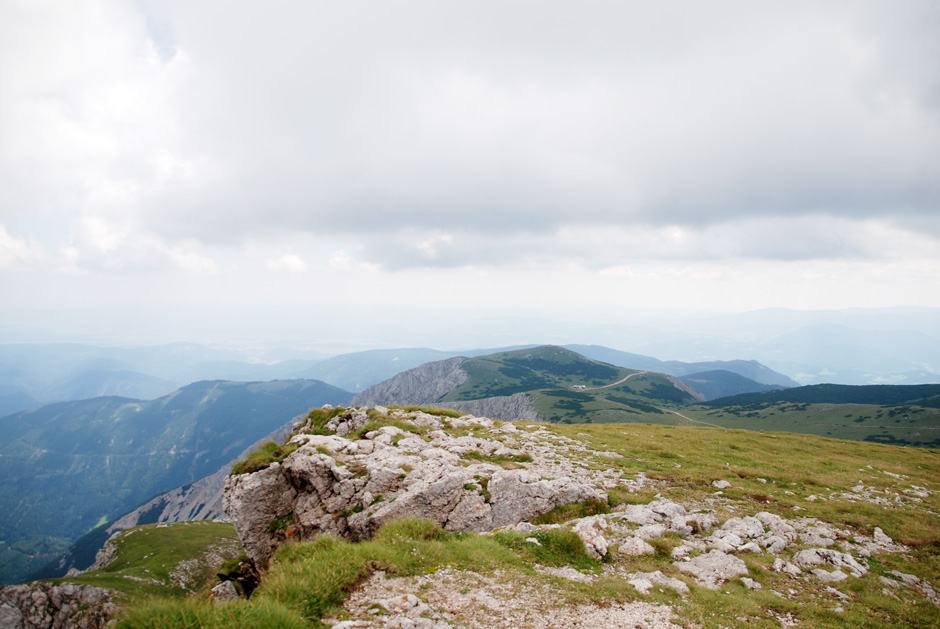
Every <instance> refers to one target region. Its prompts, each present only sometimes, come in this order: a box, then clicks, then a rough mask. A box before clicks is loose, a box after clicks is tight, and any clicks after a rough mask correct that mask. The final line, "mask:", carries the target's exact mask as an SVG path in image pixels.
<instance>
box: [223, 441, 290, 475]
mask: <svg viewBox="0 0 940 629" xmlns="http://www.w3.org/2000/svg"><path fill="white" fill-rule="evenodd" d="M299 447H300V444H298V443H285V444H283V445H278V444H277V443H275V442H274V441H268V442H267V443H266V444H264V445H263V446H261V447H260V448H258V449H257V450H255V451H254V452H252V453H251V454H249V455H248V458H247V459H245V460H244V461H239V462H238V463H236V464H235V465H234V466H233V467H232V476H238V475H239V474H251V473H252V472H257V471H260V470H263V469H265V468H266V467H270V465H271V464H272V463H280V462H281V461H283V460H284V459H286V458H287V457H288V456H289V455H290V454H291V452H293V451H294V450H296V449H297V448H299Z"/></svg>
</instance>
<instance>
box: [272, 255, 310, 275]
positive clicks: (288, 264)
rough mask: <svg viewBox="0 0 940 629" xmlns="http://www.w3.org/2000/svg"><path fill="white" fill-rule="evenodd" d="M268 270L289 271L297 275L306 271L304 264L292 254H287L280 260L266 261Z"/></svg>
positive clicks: (298, 257)
mask: <svg viewBox="0 0 940 629" xmlns="http://www.w3.org/2000/svg"><path fill="white" fill-rule="evenodd" d="M267 265H268V268H269V269H271V270H272V271H291V272H294V273H299V272H302V271H306V270H307V265H306V263H305V262H304V261H303V260H302V259H301V258H300V256H298V255H297V254H294V253H288V254H285V255H283V256H281V257H280V258H277V259H273V260H268V261H267Z"/></svg>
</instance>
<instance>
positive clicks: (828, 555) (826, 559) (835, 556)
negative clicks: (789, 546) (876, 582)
mask: <svg viewBox="0 0 940 629" xmlns="http://www.w3.org/2000/svg"><path fill="white" fill-rule="evenodd" d="M793 563H794V564H796V565H797V566H800V567H801V568H810V567H813V566H819V565H825V564H828V565H830V566H833V567H834V568H838V569H841V568H846V569H848V571H849V572H850V573H851V574H852V576H854V577H856V578H858V577H861V576H863V575H865V574H866V573H867V572H868V568H867V567H865V566H863V565H862V564H860V563H859V562H858V561H856V560H855V558H854V557H852V555H850V554H848V553H842V552H839V551H837V550H833V549H831V548H810V549H807V550H801V551H800V552H798V553H797V554H795V555H794V556H793Z"/></svg>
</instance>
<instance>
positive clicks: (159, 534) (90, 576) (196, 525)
mask: <svg viewBox="0 0 940 629" xmlns="http://www.w3.org/2000/svg"><path fill="white" fill-rule="evenodd" d="M113 543H114V544H115V545H116V546H117V555H116V558H115V560H114V561H113V562H111V563H110V564H109V565H108V566H106V567H104V568H103V569H101V570H95V571H93V572H86V573H84V574H82V575H79V576H77V577H68V578H62V579H53V580H52V581H53V582H56V583H59V582H68V583H81V584H87V585H96V586H98V587H103V588H107V589H109V590H113V591H115V592H117V593H118V595H119V597H121V598H124V599H129V600H142V599H146V598H149V597H152V596H169V597H181V596H186V595H188V594H190V593H192V592H193V591H199V590H201V589H204V588H205V587H207V586H208V587H211V586H212V585H215V583H216V582H217V581H216V577H215V571H216V569H217V568H218V566H215V565H212V562H210V561H205V560H200V558H202V557H203V556H204V554H205V553H206V551H207V549H210V548H213V547H218V548H225V549H227V550H226V552H223V553H220V557H221V558H222V559H226V558H228V557H229V556H232V557H234V556H237V555H239V554H240V553H241V545H240V544H239V543H238V538H237V537H236V535H235V527H234V526H232V525H231V524H230V523H225V522H211V521H200V522H177V523H174V524H169V525H166V524H147V525H144V526H139V527H136V528H133V529H128V530H126V531H123V532H122V533H121V535H120V537H118V538H117V539H116V540H115V541H114V542H113ZM192 559H197V560H200V563H199V564H198V565H195V566H194V567H193V569H192V570H191V571H189V577H191V579H192V580H191V582H190V584H189V587H188V588H183V587H180V585H179V583H178V581H177V580H176V579H175V578H173V573H174V572H175V571H176V570H177V569H178V566H179V564H180V562H182V561H188V560H192Z"/></svg>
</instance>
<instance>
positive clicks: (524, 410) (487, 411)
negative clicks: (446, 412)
mask: <svg viewBox="0 0 940 629" xmlns="http://www.w3.org/2000/svg"><path fill="white" fill-rule="evenodd" d="M440 406H442V407H444V408H452V409H455V410H458V411H461V412H463V413H468V414H470V415H476V416H477V417H495V418H497V419H501V420H503V421H515V420H517V419H523V420H527V421H538V419H539V414H538V411H536V410H535V399H534V398H533V397H532V396H531V395H529V394H528V393H516V394H514V395H501V396H497V397H488V398H483V399H482V400H466V401H463V402H442V403H441V404H440Z"/></svg>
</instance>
